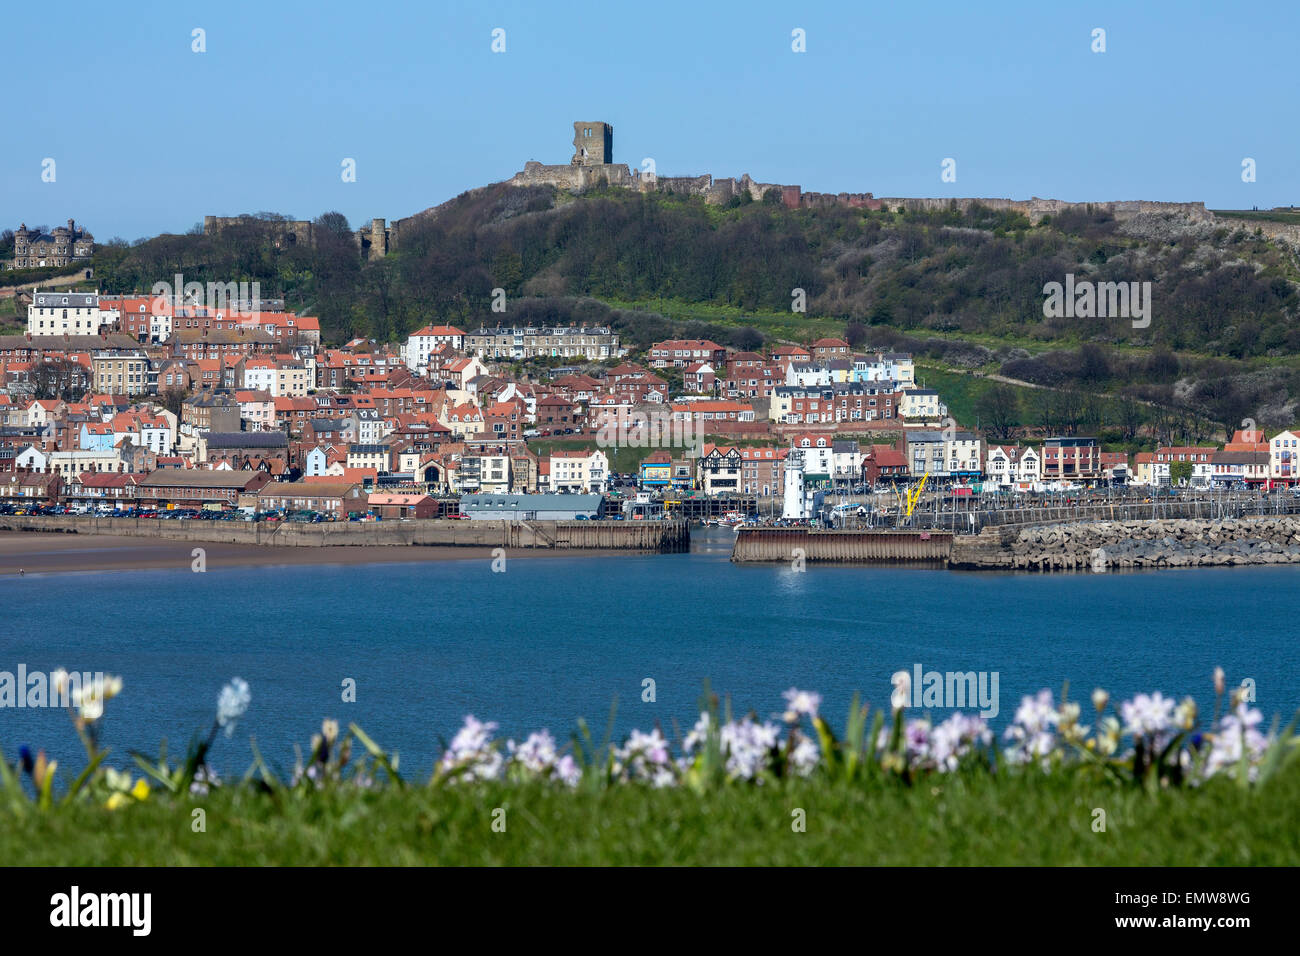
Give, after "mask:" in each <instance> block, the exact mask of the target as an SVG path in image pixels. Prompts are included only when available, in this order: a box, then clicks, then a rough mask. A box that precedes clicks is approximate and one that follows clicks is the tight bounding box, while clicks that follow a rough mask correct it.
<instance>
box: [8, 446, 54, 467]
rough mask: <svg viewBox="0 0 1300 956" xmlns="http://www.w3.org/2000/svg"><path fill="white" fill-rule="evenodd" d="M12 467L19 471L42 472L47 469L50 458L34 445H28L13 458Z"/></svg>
mask: <svg viewBox="0 0 1300 956" xmlns="http://www.w3.org/2000/svg"><path fill="white" fill-rule="evenodd" d="M14 467H15V468H16V469H18V470H19V471H24V470H26V471H35V472H40V473H42V474H43V473H45V472H46V471H48V470H49V467H50V459H49V457H48V456H47V455H46V454H45V452H43V451H41V450H40V449H39V448H37V447H36V446H35V445H28V446H27V447H26V448H24V449H23V450H22V451H20V452H19V453H18V455H17V456H16V457H15V458H14Z"/></svg>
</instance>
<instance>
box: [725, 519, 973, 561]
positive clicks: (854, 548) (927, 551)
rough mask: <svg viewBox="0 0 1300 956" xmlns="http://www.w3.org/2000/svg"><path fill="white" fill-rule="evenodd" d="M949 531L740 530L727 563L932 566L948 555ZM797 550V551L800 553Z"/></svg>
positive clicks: (949, 545)
mask: <svg viewBox="0 0 1300 956" xmlns="http://www.w3.org/2000/svg"><path fill="white" fill-rule="evenodd" d="M952 544H953V535H952V533H951V532H949V531H810V530H808V529H807V528H741V529H740V531H739V532H738V533H737V534H736V544H735V547H734V548H733V549H732V552H731V560H732V561H734V562H736V563H737V564H761V563H769V564H770V563H776V562H781V563H789V562H791V561H794V560H797V559H800V558H802V559H803V560H804V561H805V562H808V563H833V564H894V563H902V564H935V565H943V564H945V563H947V561H948V558H949V555H950V554H951V552H952ZM800 552H802V553H800Z"/></svg>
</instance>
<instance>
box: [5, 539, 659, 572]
mask: <svg viewBox="0 0 1300 956" xmlns="http://www.w3.org/2000/svg"><path fill="white" fill-rule="evenodd" d="M195 548H202V549H203V550H204V552H205V560H206V562H207V569H208V570H209V571H216V570H219V569H221V568H223V567H248V566H255V565H264V566H267V567H272V566H276V565H291V564H292V565H300V564H336V565H337V564H404V563H408V562H415V561H465V560H475V559H478V560H490V559H491V558H492V552H493V551H494V550H495V549H493V548H485V547H468V548H461V547H425V546H421V545H411V546H392V547H383V546H358V547H346V546H328V547H320V548H311V547H274V546H268V545H255V544H217V543H213V542H210V541H206V542H205V541H193V542H190V541H169V540H163V539H159V538H137V537H131V536H127V535H109V534H102V535H92V534H43V533H39V532H13V531H7V532H0V577H9V576H11V575H17V574H19V573H20V572H22V573H24V574H49V573H53V572H60V571H140V570H147V569H153V568H158V569H172V570H177V569H184V570H189V569H190V567H191V564H192V563H193V561H194V558H193V556H192V552H193V550H194V549H195ZM638 553H641V552H636V551H586V550H577V549H573V550H552V549H549V548H512V549H507V551H506V555H507V557H509V558H547V557H571V558H577V557H594V556H604V555H633V554H638Z"/></svg>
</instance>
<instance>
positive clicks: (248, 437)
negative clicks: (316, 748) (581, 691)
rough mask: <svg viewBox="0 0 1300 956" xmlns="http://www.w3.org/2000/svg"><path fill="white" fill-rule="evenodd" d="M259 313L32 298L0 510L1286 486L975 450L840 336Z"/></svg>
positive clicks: (1232, 467) (1297, 441)
mask: <svg viewBox="0 0 1300 956" xmlns="http://www.w3.org/2000/svg"><path fill="white" fill-rule="evenodd" d="M257 305H258V308H257V309H256V310H253V311H250V312H248V313H247V314H239V313H238V312H237V311H231V312H228V311H222V310H214V309H205V308H201V307H199V306H196V305H193V304H190V303H186V302H176V301H173V300H168V299H165V298H162V299H158V298H153V297H150V296H148V295H146V294H143V293H136V294H129V295H116V296H106V295H100V294H98V293H89V292H74V291H67V292H58V291H54V292H49V291H42V292H38V293H36V294H35V295H34V296H33V297H32V300H31V302H30V304H29V306H28V331H27V333H26V334H23V335H8V336H0V506H2V507H10V508H24V509H25V508H31V507H47V508H60V507H62V508H69V507H71V508H79V509H99V510H105V509H110V510H111V509H114V508H116V509H118V510H122V509H131V508H138V509H159V510H162V511H184V510H190V509H202V510H208V511H212V510H224V511H241V512H244V513H248V514H256V513H259V512H261V513H272V514H294V513H310V514H313V515H316V516H317V517H318V518H319V519H321V520H323V519H326V518H328V519H333V520H384V519H387V520H403V519H405V520H410V519H420V518H426V517H431V516H435V515H437V516H446V515H464V516H466V517H468V518H470V519H477V520H484V519H490V518H493V517H496V518H497V519H498V520H499V519H500V518H501V517H502V516H509V517H510V519H511V520H515V518H516V517H517V516H526V515H542V514H546V515H561V516H565V517H567V518H569V519H572V520H582V519H583V518H584V517H585V518H586V519H588V520H589V519H590V518H592V517H596V516H605V517H609V518H611V519H619V518H622V519H624V520H646V519H647V517H648V516H651V515H656V514H660V513H662V512H663V511H664V509H665V506H666V505H668V504H671V503H677V504H681V503H682V502H688V501H691V500H695V499H698V498H704V499H726V500H728V501H733V500H734V501H735V502H739V503H743V507H745V508H751V507H754V508H765V509H766V510H767V511H768V512H770V513H777V512H778V511H780V510H782V509H783V510H784V512H785V513H786V514H787V516H792V515H802V516H803V518H796V519H794V520H804V519H806V518H807V517H809V516H810V515H815V514H817V513H819V509H820V508H821V507H822V505H823V504H824V503H825V502H826V501H827V500H830V499H835V500H837V501H842V500H843V499H844V498H845V496H855V495H857V496H861V495H864V494H866V493H868V492H870V491H871V490H872V489H885V488H892V487H899V486H904V485H907V486H912V487H915V486H916V485H919V484H920V483H921V482H922V481H924V482H925V483H926V487H927V488H930V489H936V490H939V491H941V492H943V493H945V494H970V493H975V492H992V491H997V490H1001V491H1007V492H1032V491H1042V490H1051V489H1070V488H1077V487H1081V486H1097V485H1120V484H1128V485H1137V486H1141V487H1150V488H1160V487H1168V486H1172V485H1175V484H1179V483H1186V484H1188V485H1190V486H1191V487H1193V488H1204V489H1224V488H1228V489H1238V488H1268V487H1273V486H1276V485H1278V484H1285V485H1290V484H1296V483H1297V482H1300V437H1298V433H1297V432H1295V431H1291V430H1285V431H1281V432H1278V433H1277V434H1275V435H1273V436H1271V437H1270V436H1266V435H1264V434H1263V433H1262V432H1258V431H1254V430H1252V431H1244V430H1243V431H1238V432H1237V433H1235V434H1234V435H1232V436H1231V439H1230V440H1229V441H1227V442H1225V443H1224V444H1223V446H1222V447H1219V446H1218V445H1208V444H1207V445H1200V446H1194V447H1191V446H1187V447H1184V446H1168V447H1165V446H1161V447H1157V448H1156V449H1155V450H1154V451H1147V452H1141V453H1138V454H1136V455H1135V456H1132V457H1130V456H1129V455H1128V454H1125V453H1124V452H1120V451H1106V450H1103V449H1102V448H1101V447H1100V445H1099V442H1098V441H1097V439H1095V438H1092V437H1081V436H1074V435H1070V436H1048V437H1047V438H1045V439H1043V440H1041V441H1038V442H1032V443H1031V442H1027V441H1025V440H1024V439H1022V440H1021V441H1019V442H1002V443H995V442H991V441H989V440H987V439H986V437H985V436H984V435H982V434H980V433H979V432H977V431H974V430H972V429H970V428H969V427H962V426H961V425H958V424H957V423H956V422H955V421H953V420H952V418H951V416H950V415H949V411H948V405H947V403H946V402H945V401H944V396H943V395H942V394H941V392H940V391H939V390H938V389H934V388H928V387H926V385H925V384H924V382H919V381H918V379H917V376H916V368H915V364H914V362H913V360H912V357H911V356H910V355H907V354H904V353H898V352H874V353H873V352H868V353H857V352H855V350H854V349H853V348H852V347H851V346H849V345H848V343H847V342H845V341H843V340H841V339H836V338H824V339H818V340H816V341H814V342H812V343H811V344H809V345H808V346H806V347H805V346H799V345H791V344H784V343H780V344H775V345H773V346H771V347H770V348H768V349H766V350H764V351H762V352H758V351H750V350H736V349H730V348H728V347H727V346H725V345H722V344H720V343H718V342H715V341H712V340H708V339H666V340H663V341H660V342H654V343H651V344H650V345H649V346H647V347H646V348H644V349H642V350H640V351H636V350H629V349H628V348H626V347H625V346H624V345H623V344H622V343H621V342H620V340H619V337H618V335H617V334H616V333H614V332H613V331H612V330H610V329H608V328H594V327H581V326H572V327H531V326H527V327H513V326H510V327H507V326H494V325H484V326H479V327H477V328H474V329H472V330H470V331H465V330H462V329H460V328H458V327H456V326H451V325H444V324H433V323H430V324H426V325H422V326H421V327H420V328H419V329H417V330H416V331H415V332H412V333H411V334H410V335H408V336H406V338H405V339H404V340H403V341H402V342H401V343H399V344H397V345H389V344H386V343H382V342H375V341H367V340H362V339H355V340H352V341H350V342H347V343H343V344H342V345H333V344H322V342H321V338H320V326H319V322H318V321H317V320H316V319H315V318H314V317H312V316H306V315H295V314H294V313H291V312H284V311H282V305H280V306H278V307H279V308H280V309H281V311H274V310H273V307H275V306H276V304H274V303H258V304H257ZM637 494H639V495H640V496H642V497H644V498H645V499H646V500H644V501H642V502H641V504H642V507H638V508H633V509H630V510H628V509H624V508H623V507H622V502H624V501H628V500H631V496H633V495H637ZM739 506H741V505H737V507H739ZM313 520H315V519H313ZM519 520H527V519H526V518H523V517H519Z"/></svg>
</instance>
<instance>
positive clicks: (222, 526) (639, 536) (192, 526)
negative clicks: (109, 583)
mask: <svg viewBox="0 0 1300 956" xmlns="http://www.w3.org/2000/svg"><path fill="white" fill-rule="evenodd" d="M0 531H31V532H54V533H60V532H62V533H68V534H92V535H93V534H118V535H130V536H132V537H141V538H161V539H165V540H170V541H195V542H213V543H221V544H256V545H266V546H268V547H305V548H311V547H324V546H327V545H329V546H345V547H346V546H351V547H410V546H428V547H479V548H483V547H487V548H549V549H556V550H569V549H585V550H608V551H638V552H654V553H659V554H670V553H675V552H683V551H689V550H690V543H691V538H690V529H689V528H688V527H687V524H686V522H685V521H680V520H679V521H518V522H511V521H470V520H448V519H445V518H442V519H410V520H407V521H398V520H391V521H365V522H352V521H337V522H324V523H321V524H306V523H301V522H274V523H268V522H263V521H257V522H252V521H248V522H245V521H198V520H189V521H179V520H168V521H164V520H160V519H157V518H96V517H88V516H81V515H76V516H71V515H55V516H49V517H44V516H30V515H23V516H17V515H0Z"/></svg>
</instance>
